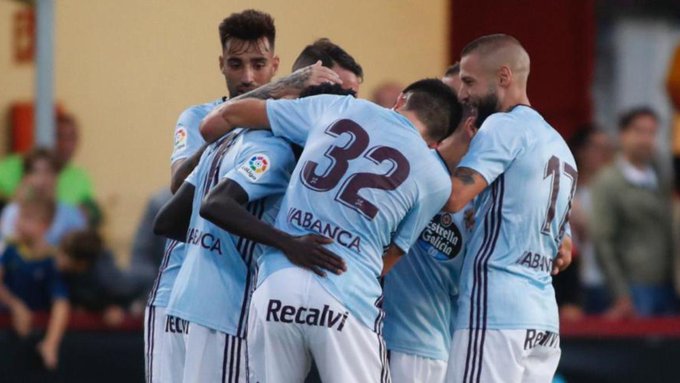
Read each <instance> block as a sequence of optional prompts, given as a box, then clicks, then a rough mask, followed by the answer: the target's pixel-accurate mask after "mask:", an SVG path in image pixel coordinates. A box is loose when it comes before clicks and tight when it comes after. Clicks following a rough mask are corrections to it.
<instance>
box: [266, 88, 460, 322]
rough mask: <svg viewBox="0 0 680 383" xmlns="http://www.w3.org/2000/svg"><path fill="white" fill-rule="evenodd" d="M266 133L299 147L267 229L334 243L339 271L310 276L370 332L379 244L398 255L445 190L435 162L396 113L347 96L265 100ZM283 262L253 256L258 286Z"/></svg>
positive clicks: (445, 179) (376, 309)
mask: <svg viewBox="0 0 680 383" xmlns="http://www.w3.org/2000/svg"><path fill="white" fill-rule="evenodd" d="M267 113H268V117H269V122H270V125H271V128H272V131H273V133H274V134H275V135H277V136H281V137H285V138H287V139H289V140H291V141H292V142H294V143H296V144H298V145H301V146H304V151H303V153H302V155H301V157H300V161H299V162H298V164H297V166H296V168H295V171H294V172H293V175H292V177H291V182H290V185H289V187H288V190H287V192H286V195H285V197H284V199H283V203H282V206H281V211H280V212H279V215H278V217H277V220H276V227H277V228H279V229H281V230H283V231H285V232H287V233H290V234H292V235H304V234H309V233H319V234H321V235H324V236H326V237H330V238H332V239H333V240H334V242H333V243H332V244H330V245H328V248H329V250H331V251H333V252H335V253H336V254H338V255H339V256H341V257H342V258H343V259H344V260H345V262H346V264H347V271H346V272H345V273H343V274H342V275H339V276H338V275H334V274H331V273H328V276H327V277H324V278H321V277H317V278H318V279H319V282H320V283H321V284H322V285H323V286H324V287H325V288H326V290H327V291H328V292H329V293H330V294H331V295H333V296H334V297H335V298H336V299H338V301H340V302H341V303H342V304H344V305H345V307H347V309H348V310H349V311H350V313H351V314H352V315H354V316H355V317H357V318H358V319H359V320H360V321H361V322H362V323H364V324H365V325H366V326H367V327H368V328H370V329H372V330H373V331H376V332H380V331H381V330H382V317H383V314H382V311H381V309H380V307H381V305H382V294H381V292H382V289H381V287H380V283H379V276H380V273H381V271H382V267H383V262H382V255H383V248H385V246H387V245H389V244H390V242H394V243H395V244H396V245H397V246H399V247H400V248H401V249H402V250H404V252H408V250H409V249H410V247H411V245H412V244H413V242H415V240H416V239H417V237H418V235H419V234H420V232H421V231H422V230H423V228H425V226H426V225H427V223H428V222H429V221H430V219H432V217H433V216H434V215H435V214H436V213H437V212H438V211H439V210H440V209H441V207H442V206H443V205H444V203H445V202H446V200H447V199H448V196H449V194H450V192H451V181H450V178H449V175H448V172H447V170H446V169H445V168H444V166H443V164H442V163H441V161H440V160H439V158H437V157H436V154H433V153H432V152H431V151H430V149H428V147H427V145H426V144H425V142H424V141H423V139H422V138H421V136H420V134H419V133H418V131H417V130H416V128H415V127H414V126H413V125H412V124H411V122H410V121H409V120H408V119H406V118H405V117H404V116H402V115H401V114H399V113H397V112H395V111H393V110H390V109H385V108H382V107H379V106H377V105H375V104H373V103H371V102H369V101H365V100H358V99H355V98H353V97H351V96H345V97H343V96H330V95H322V96H315V97H308V98H304V99H299V100H268V101H267ZM287 267H293V264H292V263H290V262H289V261H288V259H286V257H285V256H284V255H283V254H282V253H281V252H280V251H277V250H271V253H270V252H268V253H267V254H266V256H264V257H263V263H262V265H261V270H260V276H261V277H260V278H259V279H258V283H261V282H262V281H263V280H265V279H266V278H267V276H269V275H271V274H272V273H274V272H275V271H277V270H280V269H283V268H287Z"/></svg>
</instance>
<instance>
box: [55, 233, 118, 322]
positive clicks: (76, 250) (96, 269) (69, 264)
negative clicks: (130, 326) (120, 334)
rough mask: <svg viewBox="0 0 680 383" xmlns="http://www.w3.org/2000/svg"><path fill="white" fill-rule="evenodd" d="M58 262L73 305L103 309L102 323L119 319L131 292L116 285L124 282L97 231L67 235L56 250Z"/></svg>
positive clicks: (89, 309) (98, 310)
mask: <svg viewBox="0 0 680 383" xmlns="http://www.w3.org/2000/svg"><path fill="white" fill-rule="evenodd" d="M57 264H58V267H59V270H60V271H61V272H62V275H63V278H64V281H65V282H66V286H67V288H68V291H69V295H70V299H71V305H72V306H73V307H75V308H79V309H84V310H87V311H96V312H102V313H103V319H104V321H105V323H106V324H108V325H110V326H115V325H118V324H119V323H120V321H122V318H123V316H124V309H123V306H125V305H126V304H127V303H128V302H129V301H130V300H131V298H130V297H129V296H130V295H131V294H130V293H127V290H126V289H125V288H124V287H123V288H121V287H120V286H115V285H121V284H122V285H126V284H127V282H126V280H125V278H124V276H123V275H122V273H121V272H120V270H118V268H117V267H116V266H115V263H114V262H113V257H112V255H111V254H110V253H109V252H108V251H107V250H105V248H104V243H103V241H102V238H101V237H100V236H99V234H98V233H97V232H96V231H94V230H82V231H76V232H73V233H71V234H69V235H67V236H66V237H65V238H64V240H63V241H62V243H61V246H60V249H59V251H58V252H57Z"/></svg>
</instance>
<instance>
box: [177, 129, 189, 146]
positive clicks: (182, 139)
mask: <svg viewBox="0 0 680 383" xmlns="http://www.w3.org/2000/svg"><path fill="white" fill-rule="evenodd" d="M186 146H187V130H186V129H185V128H184V127H180V128H178V129H177V130H176V131H175V150H179V149H184V148H185V147H186Z"/></svg>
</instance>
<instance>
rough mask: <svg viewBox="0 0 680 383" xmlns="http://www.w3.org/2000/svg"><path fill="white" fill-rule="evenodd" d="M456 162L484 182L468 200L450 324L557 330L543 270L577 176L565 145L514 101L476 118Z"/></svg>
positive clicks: (535, 115) (553, 248)
mask: <svg viewBox="0 0 680 383" xmlns="http://www.w3.org/2000/svg"><path fill="white" fill-rule="evenodd" d="M459 167H462V168H470V169H473V170H475V171H476V172H478V173H479V174H481V175H482V177H484V179H486V181H487V182H488V184H489V186H488V187H487V188H486V189H485V190H484V191H483V192H482V193H481V194H480V195H479V197H478V198H477V201H476V216H475V222H476V226H475V228H474V230H473V233H472V235H471V237H470V241H469V242H468V251H467V252H466V256H465V260H464V262H463V270H462V272H461V284H460V298H459V311H458V318H457V320H456V328H457V329H458V328H461V329H482V330H483V329H487V328H488V329H539V330H547V331H553V332H557V331H558V330H559V322H558V314H557V304H556V302H555V292H554V290H553V286H552V277H551V275H550V272H551V270H552V265H553V260H554V258H555V257H556V255H557V252H558V249H559V244H560V242H561V240H562V237H563V235H564V231H565V227H566V226H567V225H566V223H567V220H568V212H569V210H570V208H571V199H572V197H573V194H574V191H575V189H576V182H577V178H578V173H577V170H576V163H575V161H574V157H573V155H572V154H571V152H570V151H569V148H568V147H567V144H566V143H565V142H564V140H563V139H562V137H561V136H560V135H559V133H557V131H555V129H553V128H552V127H551V126H550V125H549V124H548V123H547V122H546V121H545V120H544V119H543V117H541V115H540V114H539V113H538V112H536V111H535V110H534V109H532V108H530V107H528V106H523V105H519V106H516V107H514V108H513V109H512V110H510V111H509V112H507V113H496V114H493V115H491V116H490V117H489V118H488V119H487V120H486V121H485V122H484V123H483V124H482V126H481V128H480V129H479V132H478V133H477V135H476V136H475V137H474V139H473V140H472V142H471V144H470V150H469V151H468V153H467V154H466V155H465V156H464V157H463V159H462V161H461V163H460V164H459Z"/></svg>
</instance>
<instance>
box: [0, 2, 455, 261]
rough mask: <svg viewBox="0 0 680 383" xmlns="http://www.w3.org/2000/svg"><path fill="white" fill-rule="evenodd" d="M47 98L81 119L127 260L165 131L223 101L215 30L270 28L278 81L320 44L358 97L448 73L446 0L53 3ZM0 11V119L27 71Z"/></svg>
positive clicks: (162, 168)
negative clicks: (353, 62) (244, 18)
mask: <svg viewBox="0 0 680 383" xmlns="http://www.w3.org/2000/svg"><path fill="white" fill-rule="evenodd" d="M55 3H56V14H55V23H56V31H55V33H56V35H55V44H56V46H55V81H56V83H55V91H56V97H57V99H58V100H59V101H61V102H62V103H63V105H64V106H65V107H66V108H67V109H68V110H70V111H72V112H73V113H74V114H75V115H76V116H77V118H78V119H79V120H80V123H81V126H82V131H83V132H82V133H83V134H82V135H83V137H82V138H83V142H82V146H81V148H80V150H79V153H78V155H77V158H76V162H77V163H78V164H80V165H81V166H83V167H85V168H87V169H88V170H89V171H90V172H91V174H92V177H93V178H94V183H95V187H96V191H97V194H98V196H99V199H100V200H101V202H102V204H103V206H104V208H105V209H106V212H107V215H108V224H107V234H108V238H109V240H110V241H111V243H112V244H113V245H114V246H115V247H116V248H117V249H119V250H122V251H127V249H128V246H129V243H130V240H131V238H132V234H133V232H134V228H135V225H136V224H137V222H138V220H139V217H140V214H141V210H142V208H143V206H144V204H145V202H146V200H147V198H148V196H149V195H150V194H151V193H152V192H154V191H155V190H157V189H158V188H160V187H161V186H163V185H165V184H167V182H168V178H169V156H170V151H171V149H172V147H171V146H172V132H173V128H174V124H175V121H176V119H177V116H178V115H179V113H180V112H181V111H182V110H183V109H184V108H186V107H187V106H189V105H192V104H196V103H200V102H205V101H208V100H212V99H215V98H217V97H219V96H221V95H224V93H225V86H224V80H223V78H222V77H221V76H220V73H219V71H218V63H217V57H218V55H219V53H220V49H219V48H220V46H219V38H218V34H217V25H218V24H219V22H220V21H221V20H222V18H223V17H225V16H227V15H228V14H230V13H231V12H235V11H239V10H242V9H245V8H257V9H262V10H265V11H268V12H270V13H271V14H272V15H273V16H274V18H275V20H276V25H277V37H278V38H277V51H278V53H279V55H280V56H281V64H282V66H281V68H282V70H281V72H280V73H279V74H286V73H288V68H290V66H291V64H292V60H293V59H294V57H295V56H296V55H297V53H298V52H299V50H300V49H301V48H302V46H304V45H305V44H308V43H309V42H311V41H312V40H314V39H316V38H318V37H324V36H325V37H329V38H331V39H332V40H334V41H336V42H337V43H339V44H340V45H342V46H343V47H345V48H346V49H347V50H348V51H349V52H350V53H352V54H353V55H354V56H355V57H356V58H357V60H359V61H360V62H361V64H362V65H363V66H364V70H365V73H366V79H365V84H364V86H363V88H362V95H363V96H367V95H369V94H370V92H371V90H372V88H374V87H375V86H376V84H378V83H379V82H380V81H382V80H385V79H392V78H395V79H399V80H401V81H403V82H408V81H412V80H414V79H417V78H420V77H424V76H437V75H439V74H440V73H441V72H442V70H443V69H444V68H445V67H446V65H447V64H448V49H447V37H448V34H447V31H448V29H447V22H448V21H447V20H448V16H447V9H448V7H447V4H448V1H446V0H429V1H411V0H391V1H390V0H373V1H345V2H336V1H319V0H316V1H315V0H299V1H285V2H284V1H274V0H270V1H261V0H260V1H242V0H232V1H223V2H218V1H212V0H200V1H199V0H192V1H180V0H145V1H137V0H96V1H92V0H59V1H56V2H55ZM21 6H24V5H21V4H20V3H18V2H8V1H0V52H1V53H0V117H2V118H5V117H6V114H5V113H6V108H7V105H8V103H9V102H10V100H17V99H18V100H25V99H30V98H31V97H32V95H33V66H32V65H27V66H17V65H16V64H14V63H12V62H11V56H10V54H9V53H10V38H11V33H10V32H11V30H10V28H11V17H12V14H13V11H14V10H15V9H17V8H18V7H21ZM5 139H6V138H5V137H3V135H0V146H2V147H3V148H4V147H5Z"/></svg>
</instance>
